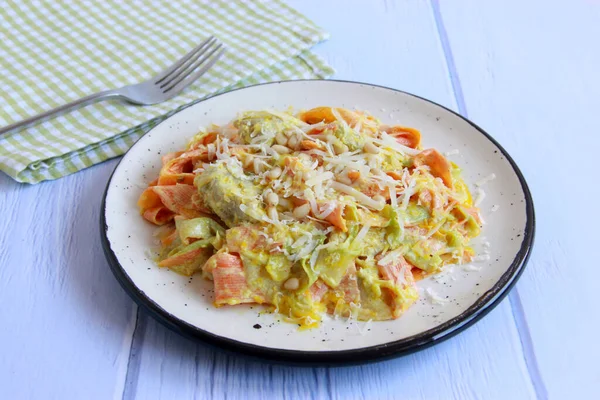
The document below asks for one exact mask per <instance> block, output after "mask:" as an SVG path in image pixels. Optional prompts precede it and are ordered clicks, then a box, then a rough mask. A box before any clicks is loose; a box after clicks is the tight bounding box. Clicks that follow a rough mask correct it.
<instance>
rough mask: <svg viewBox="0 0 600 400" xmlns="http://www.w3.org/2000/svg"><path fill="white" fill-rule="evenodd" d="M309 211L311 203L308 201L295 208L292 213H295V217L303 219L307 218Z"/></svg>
mask: <svg viewBox="0 0 600 400" xmlns="http://www.w3.org/2000/svg"><path fill="white" fill-rule="evenodd" d="M309 212H310V204H308V203H306V204H303V205H301V206H298V207H296V208H294V211H292V214H293V215H294V218H297V219H302V218H305V217H306V216H307V215H308V213H309Z"/></svg>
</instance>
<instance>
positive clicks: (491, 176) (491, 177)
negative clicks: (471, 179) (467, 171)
mask: <svg viewBox="0 0 600 400" xmlns="http://www.w3.org/2000/svg"><path fill="white" fill-rule="evenodd" d="M494 179H496V174H494V173H491V174H489V175H488V176H486V177H484V178H481V179H480V180H478V181H477V182H475V186H483V185H485V184H486V183H488V182H489V181H493V180H494Z"/></svg>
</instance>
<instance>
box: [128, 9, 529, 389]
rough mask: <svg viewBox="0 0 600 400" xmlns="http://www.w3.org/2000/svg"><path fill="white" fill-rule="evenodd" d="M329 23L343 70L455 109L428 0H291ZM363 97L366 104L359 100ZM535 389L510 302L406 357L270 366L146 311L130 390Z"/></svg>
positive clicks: (332, 58)
mask: <svg viewBox="0 0 600 400" xmlns="http://www.w3.org/2000/svg"><path fill="white" fill-rule="evenodd" d="M291 5H292V6H294V7H296V8H297V9H298V10H299V11H301V12H303V13H304V14H305V15H307V16H309V17H310V18H312V19H313V20H314V21H315V22H316V23H318V24H319V25H321V26H322V27H324V28H325V29H327V30H328V31H329V32H331V35H332V38H331V40H330V41H328V42H326V43H324V44H321V45H319V46H317V48H316V52H317V53H319V54H321V55H322V56H323V57H325V58H326V59H327V60H328V61H329V62H330V63H331V64H332V65H333V66H334V67H336V68H337V70H338V74H337V75H336V76H335V77H336V78H339V79H352V80H362V81H368V82H373V83H377V84H383V85H389V86H393V87H396V88H400V89H404V90H407V91H411V92H415V93H417V94H420V95H423V96H426V97H429V98H431V99H433V100H435V101H438V102H440V103H442V104H445V105H448V106H450V107H453V108H456V107H455V105H456V101H455V98H454V94H453V90H452V82H451V81H450V79H449V77H448V71H447V64H446V61H445V57H444V52H443V49H442V46H441V44H440V41H439V38H438V26H437V24H436V20H435V16H434V14H433V12H432V9H431V7H430V4H429V2H427V1H398V2H389V1H383V0H379V1H374V2H368V3H367V2H359V1H353V2H348V1H336V2H322V1H300V0H298V1H292V2H291ZM358 106H360V105H358ZM533 395H534V392H533V387H532V385H531V382H530V377H529V375H528V374H527V371H526V364H525V361H524V358H523V355H522V352H521V343H520V340H519V336H518V331H517V329H516V325H515V322H514V320H513V316H512V310H511V308H510V305H509V304H508V302H504V303H502V305H501V306H499V307H498V308H497V309H496V310H494V311H493V312H492V313H491V314H490V315H489V316H488V317H486V318H485V319H484V320H483V321H481V322H480V323H479V324H477V325H476V326H475V327H474V328H472V329H470V330H468V331H467V332H465V333H463V334H461V335H459V336H457V337H456V338H454V339H451V340H450V341H447V342H446V343H444V344H441V345H439V346H437V347H435V348H431V349H429V350H426V351H423V352H420V353H417V354H414V355H412V356H409V357H405V358H402V359H396V360H391V361H386V362H382V363H376V364H370V365H365V366H358V367H348V368H316V369H310V368H293V367H286V366H278V365H277V366H276V365H269V364H267V363H262V362H257V361H253V360H248V359H245V358H241V357H238V356H235V355H231V354H227V353H223V352H221V351H218V350H215V349H212V348H208V347H206V346H203V345H197V344H194V343H192V342H190V341H189V340H187V339H183V338H181V337H179V336H178V335H176V334H174V333H172V332H170V331H168V330H167V329H165V328H163V327H162V326H160V325H158V324H157V323H155V322H154V321H153V320H151V319H149V318H148V317H145V316H141V317H140V325H138V330H137V331H136V335H135V340H134V347H133V351H132V359H131V364H130V370H129V374H128V378H127V385H126V391H125V398H126V399H130V398H135V399H161V398H165V399H177V398H211V397H214V398H225V397H227V398H229V399H250V398H269V396H272V397H273V398H281V397H285V398H292V399H293V398H299V399H300V398H301V399H304V398H307V397H310V398H319V399H321V398H340V399H342V398H343V399H347V398H399V397H403V398H410V399H461V400H462V399H479V398H492V399H507V398H510V399H527V398H531V397H532V396H533Z"/></svg>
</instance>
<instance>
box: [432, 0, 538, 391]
mask: <svg viewBox="0 0 600 400" xmlns="http://www.w3.org/2000/svg"><path fill="white" fill-rule="evenodd" d="M430 4H431V11H432V14H433V19H434V21H435V25H436V28H437V31H438V37H439V39H440V45H441V47H442V51H443V53H444V59H445V61H446V68H447V70H448V75H449V78H450V82H451V84H452V90H453V92H454V98H455V100H456V105H457V108H458V112H459V113H460V114H461V115H463V116H464V117H468V113H467V106H466V103H465V99H464V95H463V91H462V86H461V83H460V78H459V76H458V71H457V69H456V64H455V62H454V56H453V54H452V48H451V46H450V41H449V39H448V33H447V32H446V27H445V26H444V21H443V19H442V13H441V11H440V3H439V0H430ZM508 299H509V304H510V309H511V313H512V317H513V321H514V323H515V327H516V328H517V334H518V336H519V341H520V343H521V352H522V355H523V359H524V361H525V366H526V367H527V373H528V375H529V380H530V381H531V385H532V387H533V390H534V392H535V395H536V397H537V398H538V399H542V400H546V399H547V398H548V392H547V390H546V385H545V384H544V381H543V379H542V376H541V373H540V369H539V365H538V362H537V357H536V355H535V350H534V348H533V341H532V339H531V333H530V330H529V326H528V324H527V320H526V318H525V312H524V310H523V304H522V303H521V297H520V296H519V292H518V290H517V288H516V287H515V288H513V290H512V291H511V293H509V295H508Z"/></svg>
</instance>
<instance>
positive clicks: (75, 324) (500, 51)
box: [0, 0, 600, 400]
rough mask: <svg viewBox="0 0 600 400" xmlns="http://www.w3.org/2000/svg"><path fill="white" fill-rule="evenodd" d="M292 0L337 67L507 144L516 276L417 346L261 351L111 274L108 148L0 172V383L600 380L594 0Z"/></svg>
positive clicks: (521, 388)
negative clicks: (316, 364)
mask: <svg viewBox="0 0 600 400" xmlns="http://www.w3.org/2000/svg"><path fill="white" fill-rule="evenodd" d="M291 4H292V5H293V6H294V7H296V8H297V9H299V10H300V11H301V12H303V13H305V14H306V15H308V16H309V17H310V18H312V19H313V20H314V21H315V22H317V23H318V24H320V25H321V26H323V27H324V28H325V29H327V30H328V31H329V32H331V40H330V41H328V42H327V43H324V44H322V45H319V46H318V47H317V48H316V52H317V53H319V54H321V55H322V56H324V57H325V58H326V59H327V60H328V61H329V62H330V63H331V65H333V66H334V67H335V68H336V69H337V71H338V72H337V74H336V75H335V78H338V79H348V80H357V81H364V82H371V83H375V84H380V85H386V86H390V87H394V88H399V89H403V90H406V91H409V92H413V93H415V94H418V95H421V96H423V97H427V98H430V99H432V100H434V101H436V102H439V103H441V104H444V105H446V106H448V107H450V108H453V109H455V110H458V111H459V112H460V113H462V114H463V115H466V116H468V117H469V118H471V119H472V120H473V121H475V122H476V123H477V124H480V125H481V126H482V127H483V128H484V129H486V130H488V131H489V132H490V133H491V134H492V135H493V136H494V137H495V138H497V139H498V140H499V141H500V143H501V144H502V145H503V146H504V147H505V148H506V149H507V150H508V151H509V152H510V153H511V154H512V155H513V157H514V158H515V160H516V161H517V163H519V165H520V166H521V168H522V170H523V173H524V174H525V176H526V178H527V179H528V181H529V184H530V188H531V190H532V193H533V196H534V200H535V205H536V213H537V238H536V244H535V248H534V252H533V256H532V257H531V261H530V263H529V265H528V267H527V269H526V271H525V273H524V274H523V276H522V278H521V280H520V282H519V283H518V284H517V286H516V288H515V289H514V290H513V291H512V292H511V293H510V295H509V296H508V298H506V299H505V300H504V301H503V302H502V304H501V305H500V306H498V307H497V308H496V309H495V310H494V311H493V312H491V313H490V314H489V315H488V316H487V317H485V318H484V319H483V320H482V321H481V322H479V323H478V324H476V325H475V326H474V327H472V328H470V329H468V330H467V331H466V332H464V333H462V334H460V335H458V336H457V337H455V338H453V339H450V340H448V341H446V342H444V343H442V344H440V345H438V346H435V347H433V348H430V349H428V350H425V351H422V352H419V353H417V354H413V355H410V356H407V357H404V358H400V359H395V360H391V361H385V362H380V363H375V364H370V365H364V366H359V367H347V368H292V367H287V366H278V365H269V364H267V363H261V362H257V361H252V360H248V359H246V358H240V357H236V356H234V355H229V354H225V353H223V352H221V351H218V350H215V349H212V348H208V347H206V346H204V345H198V344H195V343H192V342H190V341H188V340H186V339H183V338H181V337H179V336H178V335H177V334H175V333H173V332H170V331H169V330H167V329H166V328H164V327H163V326H161V325H158V324H157V323H156V322H154V320H152V319H150V318H148V317H147V316H145V315H144V314H142V313H140V312H138V309H137V307H136V306H135V305H134V303H133V302H132V301H131V300H130V299H129V298H128V297H127V295H126V294H125V292H124V291H123V290H122V289H121V288H120V287H119V285H118V283H117V282H116V280H115V279H114V278H113V276H112V274H111V272H110V270H109V268H108V265H107V263H106V261H105V259H104V255H103V254H102V248H101V246H100V240H99V228H98V217H99V211H100V201H101V196H102V193H103V190H104V187H105V185H106V182H107V180H108V177H109V175H110V173H111V171H112V170H113V168H114V167H115V165H116V163H117V161H116V160H113V161H110V162H107V163H104V164H102V165H99V166H96V167H93V168H90V169H89V170H86V171H83V172H80V173H78V174H76V175H73V176H70V177H67V178H64V179H61V180H58V181H55V182H46V183H42V184H39V185H36V186H26V185H20V184H17V183H15V182H13V181H11V180H10V179H9V178H8V177H6V176H5V175H0V399H26V398H35V399H110V398H115V399H144V400H145V399H159V398H161V399H191V398H197V399H205V398H211V397H214V398H228V399H251V398H284V397H285V398H319V399H321V398H327V399H329V398H340V399H351V398H370V399H375V398H402V399H460V400H464V399H531V398H540V399H545V398H553V399H565V398H569V399H593V398H596V399H597V398H600V365H599V360H600V344H599V330H600V312H599V311H598V295H597V293H598V292H599V291H600V290H599V288H600V261H599V260H598V259H599V257H598V255H597V254H596V252H595V251H596V250H597V249H598V248H599V247H600V244H599V240H598V239H600V235H599V234H598V226H599V225H600V218H599V217H598V212H597V211H596V208H597V207H598V206H597V199H598V198H599V196H600V190H599V189H598V187H599V184H600V179H599V178H598V177H597V176H598V175H597V172H598V167H597V165H598V161H599V160H600V157H598V149H599V148H600V139H599V137H600V123H599V114H600V112H599V110H600V78H599V74H600V47H599V45H598V40H599V39H600V1H597V0H562V1H561V0H528V1H522V0H486V1H481V0H447V1H437V0H431V1H429V0H403V1H390V0H377V1H366V0H365V1H351V2H348V1H341V0H338V1H324V0H311V1H305V0H296V1H292V2H291ZM0 12H1V11H0ZM0 109H1V105H0Z"/></svg>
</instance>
